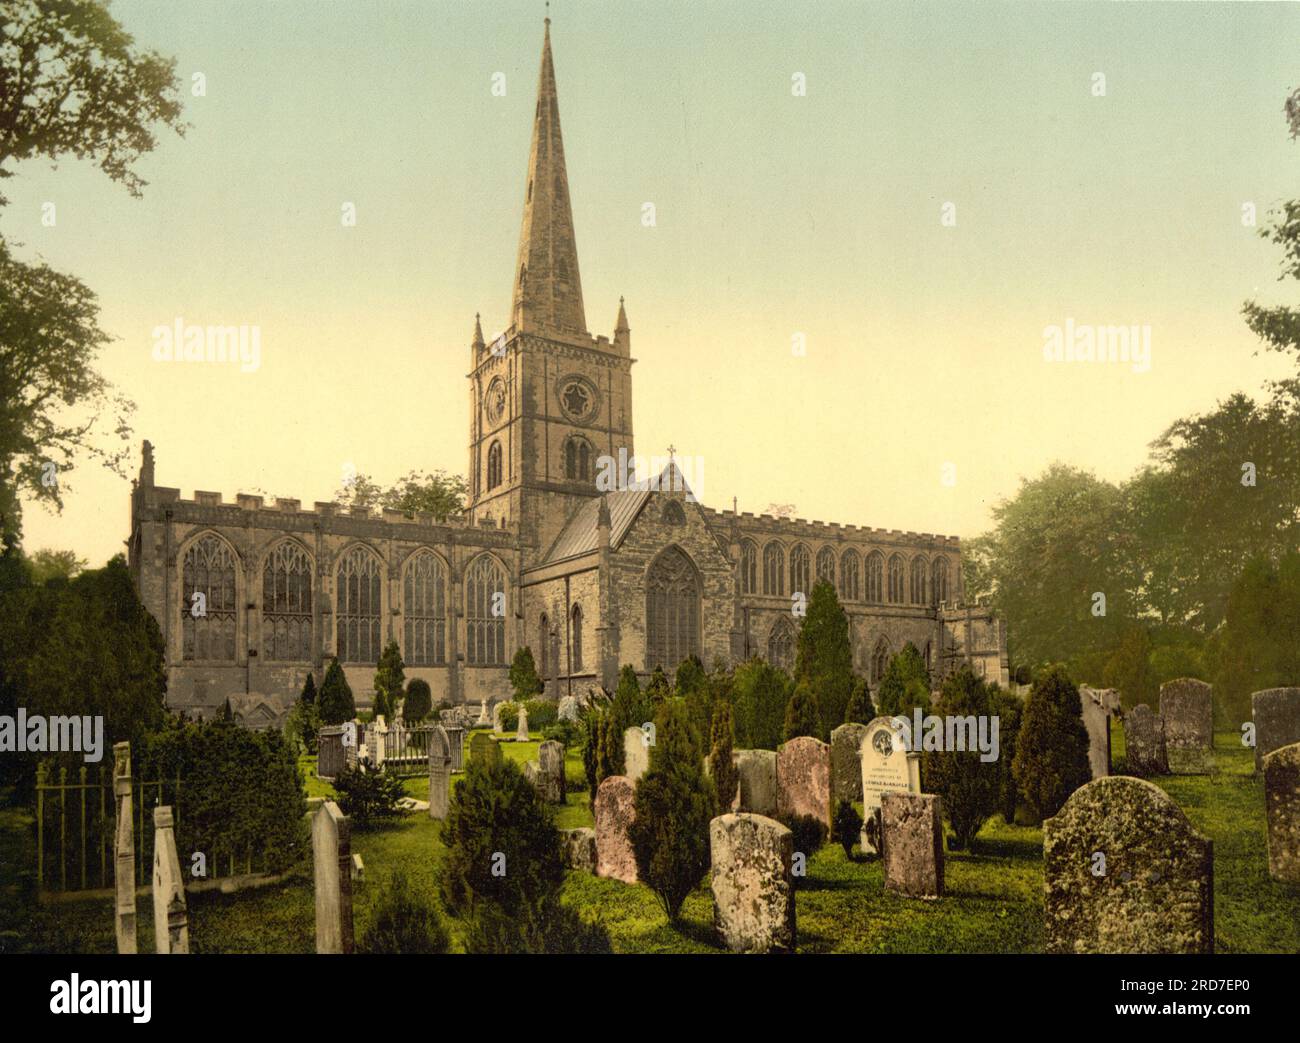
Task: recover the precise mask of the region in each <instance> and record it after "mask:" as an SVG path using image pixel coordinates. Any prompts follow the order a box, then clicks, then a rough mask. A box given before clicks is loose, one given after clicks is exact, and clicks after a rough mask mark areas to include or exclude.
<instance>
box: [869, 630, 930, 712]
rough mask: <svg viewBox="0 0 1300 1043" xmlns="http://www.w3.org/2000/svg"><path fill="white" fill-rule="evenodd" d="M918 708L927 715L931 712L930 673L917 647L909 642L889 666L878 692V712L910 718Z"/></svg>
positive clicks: (892, 659) (886, 668)
mask: <svg viewBox="0 0 1300 1043" xmlns="http://www.w3.org/2000/svg"><path fill="white" fill-rule="evenodd" d="M917 706H919V707H920V708H921V710H922V711H923V712H928V711H929V709H930V671H929V669H927V667H926V665H925V659H924V658H923V657H922V656H921V653H920V652H919V651H917V648H916V645H914V644H912V642H910V641H909V642H907V644H905V645H904V646H903V649H902V651H900V652H899V653H898V654H897V655H895V656H893V657H892V658H891V659H890V660H889V665H888V666H887V667H885V676H884V677H882V678H881V679H880V685H879V687H878V688H877V689H876V712H877V713H879V714H880V715H881V716H882V717H895V716H898V715H900V714H901V715H902V716H905V717H907V716H910V715H911V713H912V709H913V708H914V707H917Z"/></svg>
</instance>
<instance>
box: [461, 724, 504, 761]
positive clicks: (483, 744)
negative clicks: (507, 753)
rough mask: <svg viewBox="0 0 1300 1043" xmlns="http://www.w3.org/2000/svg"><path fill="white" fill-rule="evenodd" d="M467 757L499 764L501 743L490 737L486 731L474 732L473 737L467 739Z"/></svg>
mask: <svg viewBox="0 0 1300 1043" xmlns="http://www.w3.org/2000/svg"><path fill="white" fill-rule="evenodd" d="M469 759H470V760H471V761H479V762H482V761H488V762H490V763H492V764H500V763H501V744H500V743H498V742H497V741H496V740H495V739H493V738H490V737H489V736H488V734H487V733H486V732H475V733H474V737H473V738H472V739H470V741H469Z"/></svg>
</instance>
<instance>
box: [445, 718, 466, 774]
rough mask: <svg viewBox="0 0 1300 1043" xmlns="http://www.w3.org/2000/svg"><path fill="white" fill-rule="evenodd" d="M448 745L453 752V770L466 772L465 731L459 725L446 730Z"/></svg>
mask: <svg viewBox="0 0 1300 1043" xmlns="http://www.w3.org/2000/svg"><path fill="white" fill-rule="evenodd" d="M444 731H446V733H447V744H448V746H449V748H450V750H451V770H452V771H464V770H465V729H464V728H462V727H460V726H459V725H452V726H450V727H446V728H444Z"/></svg>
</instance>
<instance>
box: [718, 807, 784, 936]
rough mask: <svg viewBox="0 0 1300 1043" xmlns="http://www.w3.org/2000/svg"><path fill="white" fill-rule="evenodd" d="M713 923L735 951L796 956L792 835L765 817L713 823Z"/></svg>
mask: <svg viewBox="0 0 1300 1043" xmlns="http://www.w3.org/2000/svg"><path fill="white" fill-rule="evenodd" d="M709 854H710V860H711V863H712V874H711V883H710V888H711V890H712V892H713V924H714V927H715V928H716V929H717V931H718V935H719V936H720V937H721V938H722V941H723V943H724V944H725V945H726V946H727V948H728V949H730V950H731V951H732V952H793V951H794V947H795V908H794V873H793V868H794V834H792V833H791V832H790V830H789V829H787V828H786V827H785V826H783V825H781V823H779V822H776V821H774V820H772V819H770V818H767V817H765V816H763V815H751V814H748V813H746V812H741V813H738V814H733V815H719V816H718V817H717V818H715V819H714V820H713V821H712V822H710V823H709Z"/></svg>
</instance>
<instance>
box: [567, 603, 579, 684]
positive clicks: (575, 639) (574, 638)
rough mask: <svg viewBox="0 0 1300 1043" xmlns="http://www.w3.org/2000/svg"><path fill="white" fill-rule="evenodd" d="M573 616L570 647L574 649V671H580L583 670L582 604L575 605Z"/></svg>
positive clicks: (571, 614)
mask: <svg viewBox="0 0 1300 1043" xmlns="http://www.w3.org/2000/svg"><path fill="white" fill-rule="evenodd" d="M570 616H571V618H572V624H571V625H572V633H571V636H570V638H569V640H570V642H571V643H570V646H569V647H570V648H572V650H573V656H572V658H573V672H574V673H578V672H579V671H581V670H582V606H581V605H574V606H573V611H572V612H571V613H570Z"/></svg>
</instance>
